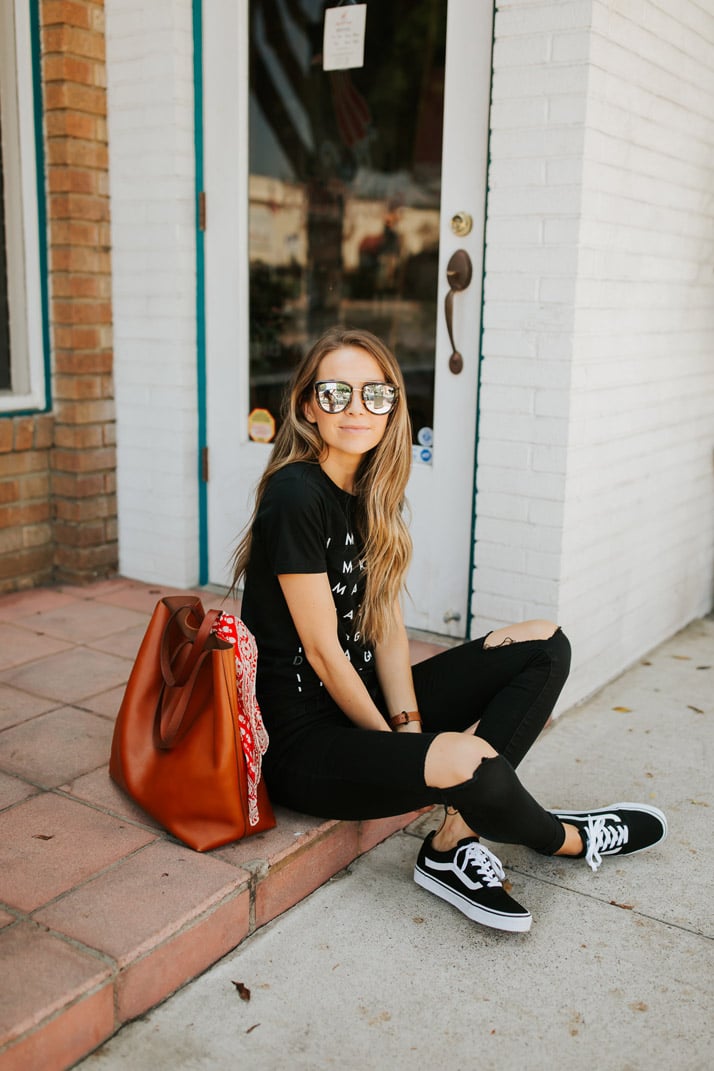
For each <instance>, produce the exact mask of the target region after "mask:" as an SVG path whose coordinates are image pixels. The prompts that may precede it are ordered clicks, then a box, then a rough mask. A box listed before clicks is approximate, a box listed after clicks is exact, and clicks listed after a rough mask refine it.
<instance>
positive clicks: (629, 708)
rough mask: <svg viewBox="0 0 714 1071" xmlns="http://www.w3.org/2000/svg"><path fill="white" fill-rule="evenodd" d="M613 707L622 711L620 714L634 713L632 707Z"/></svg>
mask: <svg viewBox="0 0 714 1071" xmlns="http://www.w3.org/2000/svg"><path fill="white" fill-rule="evenodd" d="M612 709H613V710H616V711H618V713H620V714H631V713H632V707H613V708H612Z"/></svg>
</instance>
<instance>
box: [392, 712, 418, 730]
mask: <svg viewBox="0 0 714 1071" xmlns="http://www.w3.org/2000/svg"><path fill="white" fill-rule="evenodd" d="M410 721H418V722H419V724H420V725H421V714H420V713H419V711H418V710H400V712H399V713H398V714H395V715H394V717H393V718H390V719H389V724H390V726H391V728H392V729H400V728H401V727H402V725H408V724H409V722H410Z"/></svg>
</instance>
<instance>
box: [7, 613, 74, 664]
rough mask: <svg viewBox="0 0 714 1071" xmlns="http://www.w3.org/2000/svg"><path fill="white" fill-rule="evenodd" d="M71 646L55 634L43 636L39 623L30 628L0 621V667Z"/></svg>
mask: <svg viewBox="0 0 714 1071" xmlns="http://www.w3.org/2000/svg"><path fill="white" fill-rule="evenodd" d="M71 646H72V645H71V644H70V643H67V642H66V641H64V640H62V639H59V638H57V637H56V636H45V635H44V634H43V633H42V631H41V627H40V626H39V624H38V625H36V626H35V627H32V628H30V627H28V628H21V627H20V626H19V625H11V624H9V623H5V622H0V669H8V668H9V667H10V666H20V665H22V664H23V663H24V662H34V661H35V660H36V659H37V658H44V657H45V656H46V655H51V654H55V653H56V652H57V651H66V650H67V648H68V647H71Z"/></svg>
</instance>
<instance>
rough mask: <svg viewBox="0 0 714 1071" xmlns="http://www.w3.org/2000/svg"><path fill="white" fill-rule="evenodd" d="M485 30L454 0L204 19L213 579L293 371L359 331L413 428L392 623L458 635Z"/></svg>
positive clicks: (469, 476)
mask: <svg viewBox="0 0 714 1071" xmlns="http://www.w3.org/2000/svg"><path fill="white" fill-rule="evenodd" d="M326 8H329V9H332V10H331V11H328V15H327V20H328V23H329V25H328V26H327V29H326ZM490 19H491V5H490V4H489V3H487V2H483V3H481V2H479V3H473V2H469V0H391V2H389V3H384V2H383V0H380V2H377V0H371V2H369V3H367V4H363V5H355V4H342V5H335V4H334V2H332V0H329V2H328V3H326V2H325V0H246V2H244V3H242V4H237V5H236V4H235V3H230V2H228V0H226V2H223V0H219V2H218V3H215V2H214V0H211V3H210V4H205V5H204V20H207V21H206V25H205V28H204V40H205V53H204V80H205V90H204V93H205V101H206V105H207V107H206V113H205V128H206V196H207V218H208V228H207V231H206V331H207V379H208V406H209V419H208V432H209V446H210V475H211V479H210V483H209V561H210V568H211V580H212V581H213V582H216V583H222V582H225V577H226V562H227V559H228V557H229V555H230V548H231V546H232V545H233V544H234V542H235V539H236V535H237V533H238V531H239V530H240V528H241V527H242V525H243V524H244V523H245V522H246V520H247V518H248V516H249V504H250V499H251V495H252V491H253V489H254V486H255V483H256V481H257V479H258V478H259V476H260V472H261V471H262V468H263V467H264V465H265V462H266V460H267V456H268V453H269V450H270V445H269V444H270V442H271V441H272V439H273V438H274V436H275V432H276V430H277V428H278V426H279V422H280V403H281V397H282V394H283V390H284V387H285V384H286V382H287V380H288V379H289V377H290V374H291V372H292V369H293V368H294V366H295V364H296V363H297V361H298V360H299V359H300V357H301V355H302V354H303V353H304V352H305V350H306V348H308V347H309V345H310V344H311V342H312V340H313V339H314V338H316V337H317V336H318V335H319V334H320V333H321V332H322V331H323V330H324V329H325V328H326V327H328V326H330V325H332V324H336V323H341V324H347V325H350V326H355V327H364V328H368V329H369V330H370V331H373V332H374V333H375V334H378V335H380V336H381V337H382V338H384V339H385V341H387V342H388V344H389V345H390V347H391V348H392V349H393V350H394V352H395V353H396V355H397V357H398V359H399V361H400V364H401V367H402V371H403V374H404V378H405V381H406V385H407V391H408V398H409V407H410V413H411V418H412V425H413V463H414V464H413V476H412V479H411V481H410V485H409V490H408V497H409V501H410V506H411V512H412V535H413V538H414V543H415V558H414V565H413V568H412V571H411V574H410V580H409V588H410V593H411V600H410V601H409V602H408V603H407V605H406V607H405V610H406V614H407V619H408V621H409V623H410V624H411V625H412V626H414V627H418V628H424V629H428V630H430V631H436V632H444V633H450V634H453V635H464V634H465V628H466V617H467V602H468V593H469V560H470V547H471V533H472V520H473V517H472V506H473V478H474V449H475V417H476V389H477V386H476V385H477V362H478V353H479V336H480V322H479V317H480V307H481V287H480V278H481V261H482V244H483V210H484V199H485V173H486V144H487V118H488V94H489V83H490V47H491V22H490ZM346 35H348V36H349V41H348V47H347V48H345V47H344V44H343V42H344V41H345V36H346ZM467 41H470V42H471V43H470V45H467V44H466V42H467ZM236 49H237V55H236ZM335 52H336V58H335V55H334V54H335ZM475 65H476V66H477V67H478V71H479V74H478V76H475V73H474V67H475ZM211 102H213V103H214V104H215V107H211V106H209V104H210V103H211ZM454 254H457V256H456V257H455V258H454ZM474 267H475V271H473V268H474ZM469 276H470V278H469ZM457 350H458V351H459V352H458V354H457V353H455V351H457Z"/></svg>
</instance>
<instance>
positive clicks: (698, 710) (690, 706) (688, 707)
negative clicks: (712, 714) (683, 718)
mask: <svg viewBox="0 0 714 1071" xmlns="http://www.w3.org/2000/svg"><path fill="white" fill-rule="evenodd" d="M687 710H693V711H694V713H695V714H703V713H704V711H703V710H702V709H701V707H693V706H692V704H691V703H687Z"/></svg>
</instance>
